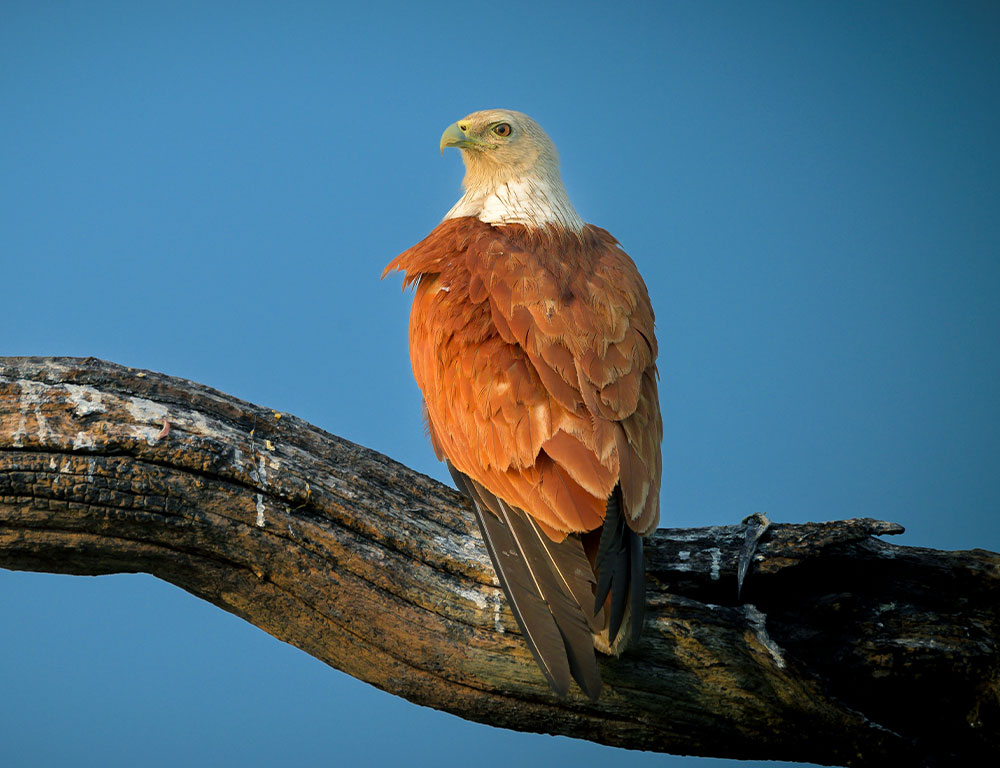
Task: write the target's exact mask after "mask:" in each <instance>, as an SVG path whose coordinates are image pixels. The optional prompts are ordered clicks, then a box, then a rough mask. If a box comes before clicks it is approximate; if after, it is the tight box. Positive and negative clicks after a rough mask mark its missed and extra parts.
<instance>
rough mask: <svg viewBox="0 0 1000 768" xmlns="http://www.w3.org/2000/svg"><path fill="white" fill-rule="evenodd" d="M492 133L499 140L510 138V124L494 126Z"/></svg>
mask: <svg viewBox="0 0 1000 768" xmlns="http://www.w3.org/2000/svg"><path fill="white" fill-rule="evenodd" d="M493 133H495V134H496V135H497V136H499V137H500V138H506V137H507V136H510V123H500V124H499V125H494V126H493Z"/></svg>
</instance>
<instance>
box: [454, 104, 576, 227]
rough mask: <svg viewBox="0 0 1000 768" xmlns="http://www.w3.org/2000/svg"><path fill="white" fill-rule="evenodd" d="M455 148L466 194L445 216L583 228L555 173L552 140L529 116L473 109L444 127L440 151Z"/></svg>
mask: <svg viewBox="0 0 1000 768" xmlns="http://www.w3.org/2000/svg"><path fill="white" fill-rule="evenodd" d="M445 147H458V148H459V149H461V150H462V159H463V160H464V161H465V179H464V180H463V182H462V186H463V187H464V188H465V194H464V195H462V197H461V199H460V200H459V201H458V202H457V203H455V205H454V207H453V208H452V209H451V210H450V211H448V214H447V215H446V216H445V219H455V218H459V217H462V216H474V217H476V218H478V219H480V220H481V221H485V222H487V223H489V224H524V225H526V226H529V227H532V228H541V227H544V226H546V225H548V224H552V225H556V226H559V227H563V228H565V229H567V230H569V231H572V232H579V231H580V230H582V229H583V220H582V219H581V218H580V216H579V215H578V214H577V212H576V211H575V210H574V208H573V205H572V203H570V201H569V195H567V194H566V187H565V186H563V182H562V176H561V175H560V173H559V155H558V153H557V152H556V147H555V145H554V144H553V143H552V140H551V139H550V138H549V137H548V135H546V133H545V131H543V130H542V128H541V126H539V125H538V123H536V122H535V121H534V120H532V119H531V118H530V117H528V116H527V115H525V114H523V113H521V112H514V111H512V110H509V109H490V110H485V111H482V112H473V113H472V114H471V115H469V116H468V117H465V118H463V119H462V120H459V121H458V122H457V123H455V124H453V125H451V126H449V127H448V129H447V130H446V131H445V132H444V135H443V136H442V137H441V149H442V151H444V148H445Z"/></svg>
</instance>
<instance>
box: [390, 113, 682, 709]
mask: <svg viewBox="0 0 1000 768" xmlns="http://www.w3.org/2000/svg"><path fill="white" fill-rule="evenodd" d="M450 147H454V148H457V149H458V150H459V151H460V152H461V155H462V159H463V161H464V165H465V177H464V179H463V182H462V185H463V191H464V194H462V196H461V198H460V199H459V200H458V202H457V203H455V205H454V206H453V207H452V208H451V210H449V211H448V213H447V214H446V215H445V217H444V219H443V220H442V221H441V222H440V224H438V225H437V227H436V228H435V229H434V230H433V231H431V232H430V234H428V235H427V236H426V237H425V238H424V239H423V240H421V241H420V242H418V243H417V244H416V245H414V246H412V247H411V248H409V249H407V250H405V251H403V252H402V253H401V254H399V255H398V256H397V257H396V258H395V259H393V260H392V261H391V262H390V263H389V264H388V265H387V266H386V268H385V270H384V271H383V273H382V277H383V278H384V277H385V276H386V275H387V274H389V273H390V272H392V271H401V272H403V274H404V277H403V289H404V290H406V288H407V287H411V286H412V287H414V288H415V290H414V295H413V304H412V308H411V313H410V323H409V351H410V361H411V364H412V368H413V374H414V378H415V379H416V381H417V385H418V386H419V388H420V390H421V393H422V395H423V410H424V417H425V423H426V427H427V432H428V435H429V437H430V442H431V445H432V447H433V449H434V452H435V455H436V456H437V458H438V459H439V460H442V461H444V462H445V463H446V464H447V467H448V470H449V472H450V473H451V476H452V477H453V479H454V481H455V484H456V486H457V487H458V489H459V490H460V491H462V492H463V493H465V494H466V495H467V496H468V497H469V498H471V500H472V502H473V508H474V511H475V515H476V519H477V522H478V525H479V529H480V531H481V533H482V537H483V540H484V542H485V545H486V549H487V551H488V553H489V556H490V558H491V561H492V563H493V566H494V570H495V572H496V575H497V580H498V581H499V583H500V586H501V588H502V590H503V592H504V594H505V596H506V598H507V602H508V604H509V606H510V609H511V612H512V614H513V616H514V619H515V621H516V623H517V625H518V627H519V629H520V630H521V634H522V635H523V637H524V639H525V642H526V643H527V645H528V648H529V649H530V651H531V653H532V655H533V656H534V659H535V661H536V662H537V664H538V667H539V669H540V670H541V672H542V675H543V676H544V678H545V679H546V681H547V682H548V684H549V686H550V687H551V688H552V690H553V691H554V692H555V693H556V694H557V695H559V696H560V697H561V696H565V695H567V693H568V691H569V689H570V688H571V686H572V680H576V682H577V684H578V686H579V687H580V689H581V690H582V691H583V692H584V693H585V694H586V695H587V696H589V697H590V698H591V699H594V700H596V699H597V698H598V697H599V696H600V693H601V688H602V682H601V675H600V670H599V667H598V662H597V651H600V652H602V653H604V654H609V655H613V656H617V655H620V654H621V652H622V651H623V650H624V649H625V647H626V646H628V645H629V644H631V645H635V644H636V643H637V642H638V639H639V634H640V630H641V628H642V624H643V615H644V609H645V564H644V558H643V537H645V536H648V535H649V534H650V533H651V532H652V531H653V530H654V529H655V528H656V526H657V523H658V521H659V516H660V498H659V497H660V493H659V492H660V471H661V456H660V443H661V439H662V434H663V425H662V419H661V415H660V407H659V399H658V394H657V381H658V373H657V369H656V357H657V343H656V337H655V335H654V327H653V326H654V317H653V309H652V305H651V302H650V298H649V292H648V290H647V287H646V284H645V283H644V282H643V279H642V277H641V276H640V274H639V271H638V269H637V267H636V266H635V263H634V262H633V261H632V259H631V258H630V257H629V256H628V255H627V254H626V253H625V251H624V250H623V249H622V247H621V246H620V245H619V243H618V241H617V240H615V238H613V237H612V236H611V235H610V234H609V233H608V232H607V231H605V230H604V229H601V228H599V227H597V226H594V225H591V224H585V223H584V222H583V220H582V219H581V218H580V216H579V215H578V214H577V212H576V210H575V209H574V208H573V205H572V203H571V202H570V199H569V195H568V193H567V191H566V187H565V185H564V183H563V180H562V176H561V172H560V168H559V156H558V153H557V151H556V147H555V145H554V143H553V142H552V140H551V139H550V138H549V136H548V134H546V133H545V131H544V130H543V129H542V128H541V126H540V125H539V124H538V123H537V122H535V120H533V119H532V118H531V117H529V116H528V115H526V114H523V113H521V112H517V111H514V110H509V109H490V110H482V111H477V112H473V113H471V114H469V115H468V116H466V117H464V118H462V119H461V120H459V121H458V122H456V123H454V124H452V125H450V126H448V128H447V129H446V130H445V131H444V133H443V135H442V136H441V141H440V146H439V149H440V150H441V154H444V150H445V149H447V148H450Z"/></svg>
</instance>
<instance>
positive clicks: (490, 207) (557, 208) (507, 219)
mask: <svg viewBox="0 0 1000 768" xmlns="http://www.w3.org/2000/svg"><path fill="white" fill-rule="evenodd" d="M463 216H474V217H476V218H478V219H479V220H480V221H485V222H486V223H487V224H524V225H526V226H529V227H532V228H537V229H540V228H542V227H544V226H545V225H546V224H555V225H557V226H560V227H564V228H565V229H568V230H570V231H571V232H579V231H580V230H582V229H583V220H582V219H581V218H580V216H579V215H578V214H577V212H576V211H575V210H574V208H573V204H572V203H571V202H570V201H569V195H567V194H566V188H565V187H564V186H563V185H562V181H560V180H556V181H555V182H553V181H551V180H549V179H538V178H533V177H531V176H528V177H525V178H521V179H515V180H513V181H507V182H502V183H500V184H498V185H497V186H495V187H486V188H484V187H476V188H473V189H468V190H466V192H465V194H464V195H462V197H461V198H460V199H459V201H458V202H457V203H455V205H454V206H453V207H452V209H451V210H450V211H448V213H447V214H446V215H445V219H446V220H447V219H457V218H460V217H463Z"/></svg>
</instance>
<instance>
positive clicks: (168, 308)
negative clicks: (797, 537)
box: [0, 0, 1000, 768]
mask: <svg viewBox="0 0 1000 768" xmlns="http://www.w3.org/2000/svg"><path fill="white" fill-rule="evenodd" d="M616 5H617V7H615V8H612V7H611V4H610V3H607V2H594V3H589V2H574V3H544V2H541V3H537V4H536V3H531V2H527V3H525V2H520V1H519V0H507V1H506V2H478V3H461V2H454V1H453V2H448V3H416V2H411V3H382V2H365V3H354V4H350V5H343V6H338V5H337V4H335V3H297V2H288V3H250V2H239V3H236V2H233V3H226V2H210V3H205V2H198V3H186V2H171V3H162V4H146V3H141V2H134V1H133V2H120V3H109V2H86V3H83V2H81V3H54V2H13V1H12V0H2V2H0V302H2V304H0V313H2V314H0V354H8V355H95V356H98V357H102V358H106V359H109V360H113V361H116V362H119V363H123V364H126V365H131V366H140V367H146V368H151V369H155V370H158V371H164V372H166V373H170V374H174V375H178V376H183V377H187V378H191V379H195V380H197V381H200V382H204V383H206V384H210V385H212V386H214V387H217V388H219V389H221V390H223V391H226V392H229V393H232V394H234V395H237V396H239V397H242V398H246V399H248V400H252V401H254V402H257V403H260V404H262V405H267V406H270V407H273V408H275V409H278V410H282V411H288V412H291V413H295V414H296V415H298V416H301V417H303V418H305V419H308V420H309V421H311V422H313V423H315V424H317V425H319V426H321V427H323V428H325V429H327V430H329V431H331V432H334V433H336V434H338V435H341V436H344V437H347V438H349V439H351V440H354V441H356V442H358V443H362V444H364V445H367V446H370V447H372V448H374V449H377V450H379V451H383V452H385V453H387V454H389V455H391V456H393V457H395V458H397V459H399V460H400V461H403V462H404V463H406V464H408V465H409V466H411V467H414V468H416V469H418V470H420V471H423V472H427V473H429V474H431V475H434V476H435V477H438V478H440V479H442V480H444V479H445V473H444V472H443V471H442V467H441V466H440V465H438V464H437V463H436V462H435V460H434V458H433V455H432V453H431V451H430V449H429V447H428V446H427V444H426V441H425V439H424V437H423V429H422V427H421V424H420V415H419V395H418V392H417V389H416V387H415V385H414V384H413V380H412V377H411V374H410V370H409V361H408V357H407V350H406V322H407V315H408V311H409V298H408V297H407V296H405V295H401V294H400V292H399V278H398V277H393V278H392V279H389V280H386V281H385V282H380V281H379V274H380V273H381V271H382V267H383V266H384V265H385V263H386V262H388V261H389V260H390V259H391V258H392V257H393V256H395V254H397V253H398V252H399V251H401V250H403V249H405V248H406V247H408V246H409V245H411V244H412V243H414V242H415V241H416V240H418V239H419V238H421V237H423V235H424V234H426V233H427V232H428V231H429V230H430V229H431V228H432V227H434V226H435V224H436V223H437V222H438V220H439V219H440V218H441V216H442V215H443V214H444V212H445V211H446V210H447V209H448V208H449V207H450V206H451V204H452V203H453V202H454V200H455V199H456V198H457V197H458V195H459V183H460V179H461V162H460V159H459V156H458V154H457V153H455V152H450V153H448V154H447V155H446V156H445V157H444V158H441V157H440V156H439V155H438V151H437V142H438V137H439V135H440V133H441V131H442V130H443V129H444V128H445V126H447V125H448V124H449V123H451V122H453V121H455V120H456V119H458V118H460V117H462V116H464V115H465V114H466V113H468V112H470V111H472V110H475V109H481V108H486V107H495V106H505V107H510V108H514V109H519V110H522V111H524V112H527V113H529V114H531V115H533V116H534V117H535V118H536V119H538V120H539V121H540V122H541V123H542V125H543V126H545V127H546V129H547V130H548V131H549V133H550V134H551V136H552V137H553V139H554V140H555V142H556V144H557V146H558V147H559V149H560V152H561V155H562V160H563V167H564V176H565V179H566V183H567V186H568V188H569V191H570V194H571V196H572V198H573V200H574V201H575V203H576V206H577V208H578V210H579V211H580V213H581V215H583V217H584V218H585V219H586V220H588V221H592V222H594V223H596V224H599V225H601V226H604V227H606V228H607V229H609V230H610V231H611V232H612V233H613V234H615V235H616V236H617V237H618V238H619V239H620V240H621V242H622V243H623V245H624V246H625V248H626V249H627V250H628V251H629V253H630V254H631V255H632V256H633V258H634V259H635V261H636V262H637V263H638V265H639V268H640V269H641V270H642V272H643V274H644V275H645V278H646V281H647V283H648V284H649V288H650V293H651V295H652V299H653V304H654V307H655V310H656V313H657V318H658V334H659V338H660V350H661V357H660V371H661V375H662V379H661V397H662V406H663V411H664V414H665V423H666V434H665V438H664V443H663V455H664V475H663V510H664V514H663V523H664V524H666V525H670V526H692V525H706V524H715V523H732V522H735V521H737V520H739V519H740V518H742V517H743V516H745V515H746V514H748V513H750V512H755V511H762V512H766V513H767V514H769V515H770V516H771V517H772V518H773V519H775V520H779V521H801V520H807V519H810V520H824V519H834V518H843V517H854V516H872V517H878V518H883V519H889V520H893V521H897V522H900V523H903V524H904V525H905V526H906V527H907V529H908V533H907V534H906V535H905V536H904V537H902V538H900V539H898V541H899V542H901V543H906V544H911V545H921V546H936V547H941V548H972V547H985V548H989V549H993V550H1000V522H998V511H1000V504H998V494H1000V398H998V392H1000V381H998V379H1000V353H998V342H1000V149H998V147H1000V140H998V137H1000V113H998V105H1000V54H998V51H1000V10H998V9H1000V6H998V5H997V4H996V3H995V2H985V3H958V2H941V3H913V2H907V3H898V4H896V3H850V4H848V3H800V2H786V3H761V2H755V3H741V2H735V3H695V2H690V3H668V2H649V3H633V2H624V3H618V4H616ZM0 744H2V745H3V757H2V761H3V763H4V765H5V766H11V768H18V767H19V766H46V765H65V764H67V763H71V764H73V765H78V766H81V767H83V766H134V765H143V766H170V767H171V768H174V767H175V766H178V765H187V764H190V765H236V764H239V765H241V766H247V767H249V766H269V765H277V764H286V765H303V766H311V765H317V766H320V765H331V764H337V763H340V762H347V761H350V762H352V763H355V764H360V765H377V764H380V763H386V762H390V761H391V762H397V763H401V764H405V765H418V766H422V765H433V766H451V765H467V764H476V765H478V766H501V765H503V766H508V765H511V764H515V765H520V766H525V767H527V766H536V765H550V764H552V763H553V761H556V762H557V763H558V762H559V761H569V760H572V761H573V763H574V764H576V765H589V764H592V765H598V764H599V765H602V766H619V765H620V766H633V765H636V766H637V765H657V766H675V765H693V764H695V763H697V764H698V765H709V764H713V762H712V761H708V760H705V761H700V760H694V759H691V760H686V759H683V758H670V757H663V756H654V755H647V754H641V753H630V752H625V751H620V750H611V749H608V748H604V747H598V746H595V745H591V744H588V743H584V742H575V741H571V740H567V739H563V738H552V737H546V736H534V735H524V734H515V733H511V732H506V731H500V730H495V729H490V728H487V727H485V726H479V725H474V724H469V723H465V722H463V721H461V720H459V719H457V718H454V717H451V716H449V715H444V714H441V713H437V712H433V711H430V710H427V709H422V708H419V707H416V706H413V705H410V704H408V703H406V702H404V701H402V700H400V699H397V698H395V697H392V696H389V695H388V694H384V693H381V692H378V691H376V690H375V689H373V688H370V687H368V686H366V685H364V684H362V683H358V682H357V681H354V680H352V679H350V678H347V677H345V676H344V675H342V674H340V673H339V672H336V671H334V670H332V669H330V668H328V667H325V666H324V665H322V664H320V663H319V662H317V661H315V660H314V659H311V658H310V657H308V656H306V655H305V654H303V653H301V652H299V651H297V650H295V649H292V648H290V647H288V646H285V645H283V644H280V643H278V642H277V641H275V640H273V639H272V638H270V637H269V636H267V635H265V634H264V633H262V632H260V631H258V630H256V629H255V628H253V627H251V626H249V625H247V624H244V623H243V622H242V621H240V620H238V619H236V618H234V617H232V616H229V615H227V614H224V613H222V612H221V611H219V610H217V609H215V608H214V607H212V606H209V605H207V604H204V603H200V602H199V601H197V600H195V599H194V598H191V597H190V596H188V595H186V594H185V593H182V592H180V591H179V590H177V589H175V588H173V587H170V586H169V585H165V584H163V583H161V582H157V581H155V580H153V579H151V578H149V577H105V578H100V579H83V578H69V577H55V576H46V575H33V574H16V573H10V572H6V571H3V572H0ZM714 764H720V765H721V764H726V765H728V764H729V763H728V762H725V761H718V762H717V763H714ZM741 765H745V764H741Z"/></svg>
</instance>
